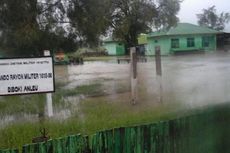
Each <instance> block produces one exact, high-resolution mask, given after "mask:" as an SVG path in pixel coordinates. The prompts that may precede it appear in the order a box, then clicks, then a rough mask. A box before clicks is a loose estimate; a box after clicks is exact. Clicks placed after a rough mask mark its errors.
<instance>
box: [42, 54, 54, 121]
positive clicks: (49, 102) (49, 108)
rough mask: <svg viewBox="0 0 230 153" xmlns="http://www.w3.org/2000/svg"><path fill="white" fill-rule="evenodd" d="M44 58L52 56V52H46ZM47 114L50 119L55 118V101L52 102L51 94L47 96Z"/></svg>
mask: <svg viewBox="0 0 230 153" xmlns="http://www.w3.org/2000/svg"><path fill="white" fill-rule="evenodd" d="M44 56H50V51H49V50H44ZM45 114H46V115H47V116H48V117H52V116H53V100H52V94H51V93H47V94H46V107H45Z"/></svg>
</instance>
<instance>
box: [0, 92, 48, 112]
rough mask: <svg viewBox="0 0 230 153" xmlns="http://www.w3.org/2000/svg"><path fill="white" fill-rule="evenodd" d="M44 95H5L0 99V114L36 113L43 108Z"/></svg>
mask: <svg viewBox="0 0 230 153" xmlns="http://www.w3.org/2000/svg"><path fill="white" fill-rule="evenodd" d="M44 102H45V95H42V94H39V95H29V96H7V97H2V98H1V99H0V116H4V115H6V114H7V115H12V114H18V113H22V112H23V113H28V114H37V113H39V112H41V111H43V110H44Z"/></svg>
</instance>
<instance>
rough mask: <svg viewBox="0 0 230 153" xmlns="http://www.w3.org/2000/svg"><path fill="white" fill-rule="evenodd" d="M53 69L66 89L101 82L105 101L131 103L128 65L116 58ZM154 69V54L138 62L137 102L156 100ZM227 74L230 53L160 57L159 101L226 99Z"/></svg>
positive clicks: (189, 102)
mask: <svg viewBox="0 0 230 153" xmlns="http://www.w3.org/2000/svg"><path fill="white" fill-rule="evenodd" d="M55 70H56V71H55V72H56V81H57V82H59V81H64V82H65V83H66V85H65V86H64V87H63V88H65V89H73V88H76V87H78V86H82V85H90V84H101V85H102V87H101V88H100V89H99V88H98V90H103V93H104V94H103V95H100V96H103V98H105V99H106V100H107V101H108V102H116V101H126V102H127V103H129V102H130V64H128V63H125V62H124V63H121V64H117V62H116V57H114V59H113V60H109V61H93V62H85V64H84V65H79V66H56V67H55ZM155 72H156V70H155V59H154V57H148V62H147V63H138V72H137V73H138V104H137V105H143V104H147V103H148V104H153V105H154V104H155V103H158V101H159V96H160V92H159V83H158V81H157V77H156V73H155ZM229 76H230V54H229V53H214V54H198V55H180V56H166V57H162V97H163V100H162V102H163V103H164V104H172V103H175V105H180V106H183V107H185V108H193V107H197V106H204V105H209V104H216V103H223V102H228V101H230V94H228V92H229V91H230V77H229ZM124 94H125V95H126V96H125V99H124V96H122V95H124ZM86 98H87V97H86ZM94 98H95V100H96V99H97V97H94ZM100 98H101V97H100Z"/></svg>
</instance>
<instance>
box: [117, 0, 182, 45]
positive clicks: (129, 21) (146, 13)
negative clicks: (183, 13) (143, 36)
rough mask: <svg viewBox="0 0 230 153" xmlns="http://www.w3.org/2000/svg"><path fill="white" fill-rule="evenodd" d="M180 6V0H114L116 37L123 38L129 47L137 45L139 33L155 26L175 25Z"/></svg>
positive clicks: (148, 30)
mask: <svg viewBox="0 0 230 153" xmlns="http://www.w3.org/2000/svg"><path fill="white" fill-rule="evenodd" d="M179 6H180V1H179V0H159V1H157V2H154V1H151V0H127V1H123V0H113V7H114V13H113V15H112V16H113V21H112V28H113V32H114V37H116V38H119V39H121V40H123V41H124V42H125V43H126V45H127V46H128V47H131V46H135V45H137V44H138V42H137V37H138V34H140V33H148V32H150V31H151V29H152V28H153V27H155V28H159V27H162V26H163V27H166V28H168V27H170V26H173V25H175V24H176V23H177V21H178V18H177V17H176V14H177V12H178V11H179V9H180V7H179Z"/></svg>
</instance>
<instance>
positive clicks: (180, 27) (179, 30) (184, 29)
mask: <svg viewBox="0 0 230 153" xmlns="http://www.w3.org/2000/svg"><path fill="white" fill-rule="evenodd" d="M218 33H222V32H219V31H216V30H213V29H209V28H207V27H201V26H197V25H194V24H190V23H178V24H177V26H175V27H172V28H170V29H169V30H168V31H166V30H160V31H156V32H152V33H150V34H148V37H159V36H170V35H190V34H218Z"/></svg>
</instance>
